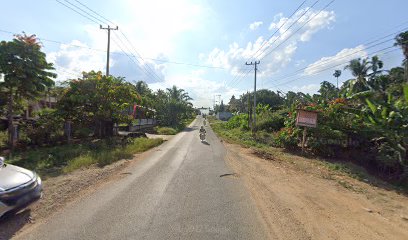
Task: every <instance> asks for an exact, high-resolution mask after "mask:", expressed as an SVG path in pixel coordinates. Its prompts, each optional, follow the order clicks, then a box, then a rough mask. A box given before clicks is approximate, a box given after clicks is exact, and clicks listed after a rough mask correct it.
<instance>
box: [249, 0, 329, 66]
mask: <svg viewBox="0 0 408 240" xmlns="http://www.w3.org/2000/svg"><path fill="white" fill-rule="evenodd" d="M319 1H320V0H317V1H315V2H314V3H313V4H312V5H311V6H310V7H308V8H307V9H306V10H305V11H304V12H303V13H302V14H301V15H300V16H299V17H298V18H297V19H296V21H294V22H293V23H292V24H291V25H290V26H289V27H288V28H287V29H286V30H285V31H284V32H283V33H281V34H280V36H283V35H284V34H285V33H286V32H287V31H289V29H291V28H292V27H293V26H294V25H295V24H296V23H298V22H299V20H300V19H302V17H303V16H305V15H306V13H308V12H309V10H310V9H312V8H313V7H314V6H315V5H316V4H317V3H318V2H319ZM333 1H334V0H333ZM293 15H294V14H293ZM288 19H289V18H288ZM302 27H303V26H302ZM302 27H301V28H302ZM292 36H293V34H292V35H290V36H289V37H288V38H286V39H285V40H284V41H283V42H286V41H287V40H288V39H289V38H291V37H292ZM278 39H279V38H276V39H275V40H274V41H273V42H272V43H271V44H269V46H272V45H273V44H274V43H275V42H276V41H277V40H278ZM283 42H282V43H283ZM267 49H268V48H266V49H265V50H264V51H262V52H261V53H260V54H258V55H257V56H256V57H259V56H261V54H262V53H264V52H265V51H266V50H267ZM274 49H276V48H274ZM274 49H272V50H271V52H272V51H273V50H274ZM263 58H264V57H262V58H261V60H262V59H263Z"/></svg>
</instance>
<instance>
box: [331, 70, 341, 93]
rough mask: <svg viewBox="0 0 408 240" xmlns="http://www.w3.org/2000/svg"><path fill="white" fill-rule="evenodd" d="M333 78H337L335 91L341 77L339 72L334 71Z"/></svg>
mask: <svg viewBox="0 0 408 240" xmlns="http://www.w3.org/2000/svg"><path fill="white" fill-rule="evenodd" d="M333 76H334V77H335V78H337V89H339V77H340V76H341V70H334V73H333Z"/></svg>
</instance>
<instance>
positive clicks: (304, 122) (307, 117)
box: [296, 109, 317, 127]
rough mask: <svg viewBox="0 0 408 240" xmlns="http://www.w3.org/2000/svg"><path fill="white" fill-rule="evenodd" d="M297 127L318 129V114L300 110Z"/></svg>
mask: <svg viewBox="0 0 408 240" xmlns="http://www.w3.org/2000/svg"><path fill="white" fill-rule="evenodd" d="M296 126H304V127H316V126H317V112H312V111H306V110H302V109H298V111H297V118H296Z"/></svg>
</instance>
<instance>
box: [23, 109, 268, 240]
mask: <svg viewBox="0 0 408 240" xmlns="http://www.w3.org/2000/svg"><path fill="white" fill-rule="evenodd" d="M201 124H202V119H201V118H200V117H199V118H198V119H196V120H195V121H194V122H193V124H192V126H191V127H190V128H187V129H186V130H185V131H184V132H182V133H180V134H178V135H176V136H175V137H174V138H172V139H171V140H170V141H168V142H166V143H164V144H163V145H161V146H160V147H158V148H157V150H156V151H154V152H153V153H152V154H150V155H149V156H148V157H147V158H146V159H144V160H142V161H140V162H139V163H137V164H135V165H134V166H132V167H131V169H129V170H127V171H128V172H129V173H130V174H128V175H127V176H126V177H124V178H123V179H121V180H119V181H116V182H114V183H112V184H109V185H108V186H105V187H104V188H102V189H100V190H98V191H96V192H95V193H93V194H92V195H90V196H87V197H85V198H83V199H81V201H77V202H76V203H75V204H71V205H69V206H67V207H65V209H63V210H62V211H61V212H60V213H58V214H55V215H54V216H52V217H50V218H49V219H48V220H47V221H46V222H45V223H43V224H41V225H39V226H37V227H35V228H34V229H31V230H29V232H28V233H26V234H24V233H23V234H22V235H20V236H18V238H20V239H36V240H38V239H52V240H55V239H266V235H265V231H264V228H263V225H262V223H261V222H260V220H259V217H258V213H257V211H258V210H257V209H256V207H255V205H254V204H253V203H252V201H251V199H250V196H249V194H248V193H247V191H246V189H245V188H244V186H243V183H242V182H241V180H240V179H239V178H236V177H232V176H222V175H224V174H231V173H232V172H231V170H230V169H229V168H228V167H227V166H226V163H225V162H224V156H225V149H224V146H223V145H222V143H221V142H220V141H219V140H218V138H217V137H216V136H215V135H214V133H213V132H212V131H211V129H210V128H209V127H208V126H207V127H206V129H207V143H201V141H200V140H199V134H198V128H199V126H200V125H201Z"/></svg>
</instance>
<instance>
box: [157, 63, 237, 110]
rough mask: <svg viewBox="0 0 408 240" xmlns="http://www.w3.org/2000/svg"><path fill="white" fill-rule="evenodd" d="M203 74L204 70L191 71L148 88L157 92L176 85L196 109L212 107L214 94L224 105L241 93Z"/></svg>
mask: <svg viewBox="0 0 408 240" xmlns="http://www.w3.org/2000/svg"><path fill="white" fill-rule="evenodd" d="M205 73H206V71H205V70H202V69H200V70H195V71H191V72H190V74H188V75H177V76H170V77H168V78H166V80H165V81H164V82H160V83H153V84H149V87H150V88H151V89H153V90H157V89H166V88H170V87H172V86H173V85H176V86H177V87H178V88H182V89H184V90H186V91H187V92H188V93H189V95H190V97H192V98H193V101H192V103H193V104H194V106H197V107H202V106H204V107H212V105H213V99H214V95H215V94H221V95H222V97H223V100H224V103H228V101H229V98H230V97H231V96H232V95H234V94H235V96H237V94H240V93H242V91H240V90H238V89H236V88H230V87H225V86H224V85H223V83H221V82H217V81H211V80H209V79H206V78H205V77H204V75H205Z"/></svg>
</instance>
